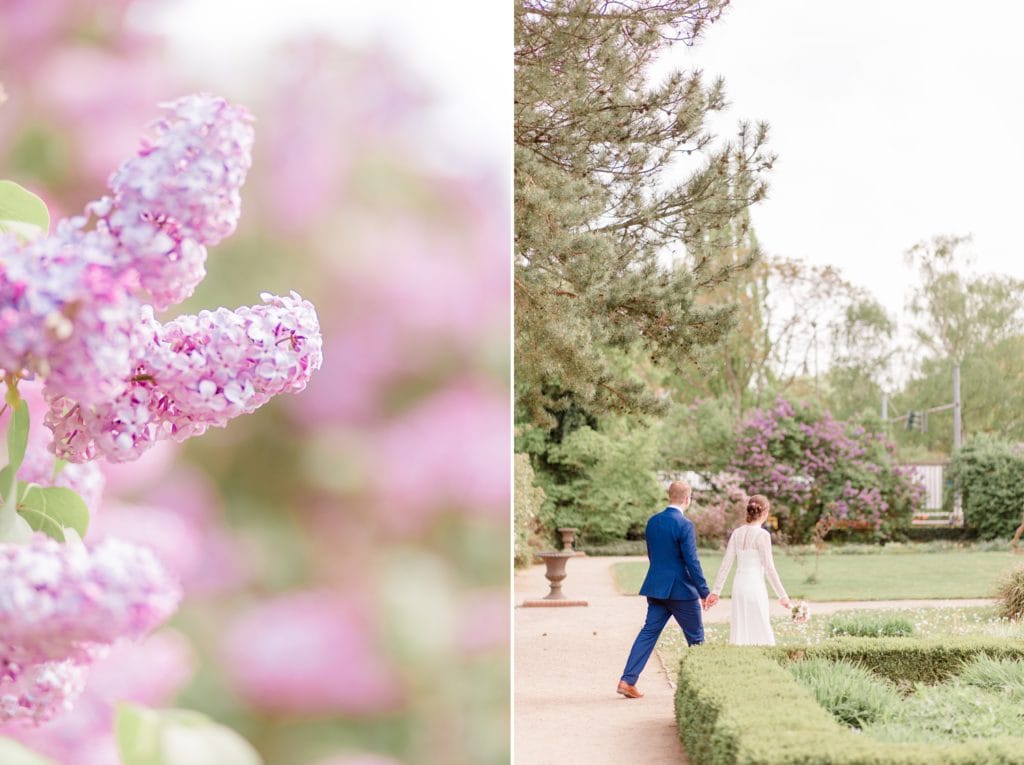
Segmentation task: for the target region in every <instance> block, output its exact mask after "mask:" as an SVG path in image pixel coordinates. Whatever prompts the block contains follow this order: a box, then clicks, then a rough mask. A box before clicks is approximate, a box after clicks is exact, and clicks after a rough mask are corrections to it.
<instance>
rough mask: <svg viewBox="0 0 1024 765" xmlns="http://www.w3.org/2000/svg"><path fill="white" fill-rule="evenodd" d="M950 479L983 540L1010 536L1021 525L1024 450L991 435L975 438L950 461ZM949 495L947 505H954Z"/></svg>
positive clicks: (969, 522) (1023, 498) (967, 521)
mask: <svg viewBox="0 0 1024 765" xmlns="http://www.w3.org/2000/svg"><path fill="white" fill-rule="evenodd" d="M949 478H950V479H951V481H952V484H953V486H954V487H959V489H960V494H961V498H962V501H963V510H964V522H965V523H967V524H968V525H970V526H972V527H974V528H976V529H977V530H978V535H979V536H980V537H981V538H982V539H995V538H997V537H1006V536H1009V535H1010V534H1012V533H1013V530H1014V529H1016V528H1017V526H1019V525H1020V521H1021V511H1022V509H1024V453H1022V452H1021V450H1020V449H1019V448H1018V447H1017V446H1016V445H1014V444H1010V443H1007V442H1005V441H1000V440H998V439H996V438H992V437H991V436H977V437H975V438H972V439H971V440H970V441H969V442H968V443H967V444H966V445H965V446H963V447H962V448H961V449H960V450H959V451H957V452H956V454H954V455H953V458H952V460H951V461H950V463H949ZM951 502H952V499H951V496H950V495H947V497H946V503H947V506H951Z"/></svg>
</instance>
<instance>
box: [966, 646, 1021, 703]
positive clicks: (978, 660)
mask: <svg viewBox="0 0 1024 765" xmlns="http://www.w3.org/2000/svg"><path fill="white" fill-rule="evenodd" d="M957 680H958V681H959V682H960V683H961V684H963V685H972V686H975V687H977V688H981V689H983V690H986V691H992V692H998V693H1004V694H1007V695H1009V696H1011V697H1013V698H1015V699H1017V700H1018V701H1019V700H1021V699H1024V662H1021V661H1019V660H1018V661H1014V660H1012V659H993V658H991V657H990V656H988V655H987V654H981V655H980V656H977V657H975V658H974V659H972V660H971V661H969V662H967V664H965V665H964V668H963V670H962V671H961V672H960V674H959V676H958V677H957Z"/></svg>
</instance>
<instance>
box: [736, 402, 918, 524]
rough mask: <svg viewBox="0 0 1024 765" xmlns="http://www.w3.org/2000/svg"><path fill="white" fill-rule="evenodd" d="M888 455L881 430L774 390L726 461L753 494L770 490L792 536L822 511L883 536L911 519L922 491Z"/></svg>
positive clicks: (750, 417)
mask: <svg viewBox="0 0 1024 765" xmlns="http://www.w3.org/2000/svg"><path fill="white" fill-rule="evenodd" d="M893 458H894V446H893V444H892V443H891V442H889V441H888V439H886V438H885V435H884V434H882V433H880V432H875V431H873V430H870V429H868V428H866V427H864V426H863V425H860V424H857V423H852V422H849V423H847V422H841V421H839V420H836V419H835V418H833V417H832V415H831V414H830V413H829V412H827V411H825V412H822V413H817V412H815V411H813V410H812V409H811V408H810V407H808V406H802V405H794V404H793V403H791V402H789V401H787V400H785V399H783V398H781V397H780V398H778V399H777V400H776V402H775V404H774V406H772V407H770V408H766V409H758V410H755V411H753V412H751V413H750V414H749V415H748V416H747V418H746V419H745V420H744V421H743V422H742V423H741V424H740V426H739V432H738V434H737V451H736V457H735V463H734V465H733V468H732V469H733V470H735V472H737V473H738V474H739V475H741V476H742V477H743V480H744V484H745V486H746V489H747V491H749V492H750V493H751V494H766V495H768V496H770V497H772V499H773V502H774V504H775V507H776V508H777V509H778V510H779V511H780V513H781V514H782V515H783V516H788V521H787V523H786V530H787V533H788V534H790V536H791V538H793V539H794V540H796V541H804V540H805V539H806V538H807V536H808V535H809V534H810V532H811V530H812V529H813V527H814V525H815V524H816V523H817V522H818V521H819V520H820V519H821V518H822V517H828V518H830V519H831V521H832V525H833V527H838V528H844V527H846V528H853V529H863V530H870V531H871V532H873V533H875V534H877V535H881V536H887V535H888V534H889V533H890V532H891V531H892V530H893V529H894V528H896V527H898V526H901V525H905V524H906V523H908V522H909V520H910V517H911V515H912V513H913V511H914V509H915V508H916V507H918V506H919V505H920V503H921V500H922V496H923V495H922V490H921V489H920V487H918V486H916V484H914V483H913V482H912V481H911V480H910V477H909V476H908V475H907V474H906V473H905V472H903V471H900V470H899V469H898V467H897V466H896V465H895V464H894V462H893Z"/></svg>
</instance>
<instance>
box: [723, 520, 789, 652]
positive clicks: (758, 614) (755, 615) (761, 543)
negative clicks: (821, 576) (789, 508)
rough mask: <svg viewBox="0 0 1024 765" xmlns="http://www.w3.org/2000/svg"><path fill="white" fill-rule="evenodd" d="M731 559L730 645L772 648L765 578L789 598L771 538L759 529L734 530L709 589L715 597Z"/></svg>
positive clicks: (756, 527)
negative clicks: (778, 570) (733, 573)
mask: <svg viewBox="0 0 1024 765" xmlns="http://www.w3.org/2000/svg"><path fill="white" fill-rule="evenodd" d="M734 560H735V561H737V564H736V577H735V578H734V579H733V583H732V610H731V612H730V620H729V642H730V643H732V644H734V645H775V633H774V632H772V626H771V622H770V621H769V620H768V589H767V588H766V587H765V584H764V579H765V576H766V575H767V577H768V581H770V582H771V583H772V589H773V590H775V594H776V595H777V596H778V597H779V598H788V596H787V595H786V590H785V589H784V588H783V586H782V581H781V580H780V579H779V574H778V572H777V571H776V570H775V561H774V560H773V559H772V538H771V535H770V534H769V533H768V532H767V531H765V530H764V529H762V528H761V527H760V526H752V525H747V526H740V527H739V528H737V529H734V530H733V532H732V535H731V536H730V537H729V544H728V545H727V546H726V548H725V558H723V559H722V565H721V567H720V568H719V569H718V576H717V577H715V584H714V586H713V587H712V588H711V591H712V592H713V593H715V595H718V594H720V593H721V592H722V587H723V586H725V580H726V578H727V577H728V576H729V571H730V569H732V564H733V561H734Z"/></svg>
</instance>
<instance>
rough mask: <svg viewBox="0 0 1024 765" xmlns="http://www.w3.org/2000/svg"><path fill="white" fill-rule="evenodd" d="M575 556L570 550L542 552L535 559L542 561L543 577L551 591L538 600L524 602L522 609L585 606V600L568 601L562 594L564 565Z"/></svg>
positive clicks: (564, 575) (564, 574)
mask: <svg viewBox="0 0 1024 765" xmlns="http://www.w3.org/2000/svg"><path fill="white" fill-rule="evenodd" d="M574 556H575V553H574V552H573V551H572V550H569V551H568V552H565V551H564V550H563V551H562V552H542V553H537V557H538V558H540V559H542V560H543V561H544V566H545V567H546V570H545V572H544V576H545V577H546V578H547V580H548V582H549V583H550V586H551V591H550V592H549V593H548V594H547V595H545V596H544V597H543V598H541V599H540V600H524V601H523V606H524V607H537V606H540V607H551V606H556V607H557V606H585V605H587V601H585V600H569V599H568V598H566V597H565V595H564V594H563V593H562V580H564V579H565V577H566V573H565V564H566V561H568V560H569V558H572V557H574Z"/></svg>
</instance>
